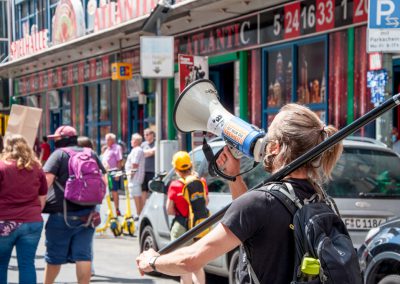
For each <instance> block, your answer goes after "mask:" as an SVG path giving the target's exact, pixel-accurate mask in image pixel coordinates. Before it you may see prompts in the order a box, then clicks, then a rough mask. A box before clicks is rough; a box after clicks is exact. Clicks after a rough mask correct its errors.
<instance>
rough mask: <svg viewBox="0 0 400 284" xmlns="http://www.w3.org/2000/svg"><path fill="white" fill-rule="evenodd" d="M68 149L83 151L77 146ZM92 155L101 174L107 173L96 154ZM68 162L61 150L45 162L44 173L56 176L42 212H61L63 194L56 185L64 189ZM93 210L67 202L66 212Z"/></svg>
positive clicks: (65, 154) (66, 156)
mask: <svg viewBox="0 0 400 284" xmlns="http://www.w3.org/2000/svg"><path fill="white" fill-rule="evenodd" d="M68 148H71V149H72V150H74V151H76V152H81V151H83V148H82V147H78V146H73V147H68ZM92 155H93V157H94V158H95V159H96V161H97V164H98V165H99V168H100V170H101V171H102V172H103V174H105V173H106V172H107V171H106V169H105V168H104V166H103V164H102V163H101V162H100V160H99V158H98V156H97V154H96V153H95V152H93V151H92ZM68 161H69V156H68V154H67V153H65V152H64V151H62V150H61V149H57V150H56V151H54V152H53V153H52V154H51V155H50V157H49V159H48V160H47V161H46V164H45V165H44V166H43V171H44V172H45V173H52V174H54V175H55V176H56V177H55V180H54V182H53V185H52V188H53V189H54V190H53V189H52V188H51V187H50V188H49V191H48V194H47V200H46V206H45V207H44V209H43V212H45V213H62V212H63V203H64V192H63V190H61V189H60V187H59V186H58V184H60V185H61V186H62V187H65V184H66V182H67V180H68V177H69V173H68ZM55 181H57V182H55ZM93 208H94V206H92V205H90V206H82V205H77V204H74V203H71V202H69V201H67V211H78V210H83V209H93Z"/></svg>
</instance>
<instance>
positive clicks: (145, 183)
mask: <svg viewBox="0 0 400 284" xmlns="http://www.w3.org/2000/svg"><path fill="white" fill-rule="evenodd" d="M153 177H154V173H153V172H145V173H144V180H143V183H142V191H149V187H148V183H149V181H151V180H152V179H153Z"/></svg>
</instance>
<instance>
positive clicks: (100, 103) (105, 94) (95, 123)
mask: <svg viewBox="0 0 400 284" xmlns="http://www.w3.org/2000/svg"><path fill="white" fill-rule="evenodd" d="M110 101H111V93H110V84H109V83H108V82H103V83H99V84H92V85H89V86H86V96H85V115H86V119H85V134H86V135H87V136H88V137H90V138H91V139H92V141H93V144H94V145H93V146H94V149H95V150H97V152H98V153H100V152H101V148H102V146H103V145H105V135H106V134H107V133H109V132H111V105H110V103H109V102H110Z"/></svg>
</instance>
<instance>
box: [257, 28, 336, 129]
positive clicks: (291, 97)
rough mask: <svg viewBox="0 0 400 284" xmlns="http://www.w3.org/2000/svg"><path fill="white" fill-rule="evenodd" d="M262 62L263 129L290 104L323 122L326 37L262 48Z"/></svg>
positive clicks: (325, 106)
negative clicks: (298, 106) (311, 111)
mask: <svg viewBox="0 0 400 284" xmlns="http://www.w3.org/2000/svg"><path fill="white" fill-rule="evenodd" d="M262 60H263V75H262V76H263V81H262V82H263V121H262V126H263V128H265V129H266V128H267V126H268V125H270V123H271V121H272V119H273V117H274V116H275V115H276V113H277V112H278V111H279V108H280V107H281V106H283V105H285V104H287V103H290V102H297V103H300V104H305V105H307V106H308V107H310V108H311V109H312V110H313V111H315V112H316V113H317V114H318V115H319V116H320V118H321V119H322V120H323V121H326V113H327V88H328V86H327V73H328V72H327V66H328V64H327V62H328V60H327V37H326V36H320V37H316V38H312V39H306V40H300V41H295V42H292V43H285V44H282V45H277V46H273V47H268V48H265V49H263V59H262Z"/></svg>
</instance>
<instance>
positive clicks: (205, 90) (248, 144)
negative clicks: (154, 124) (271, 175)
mask: <svg viewBox="0 0 400 284" xmlns="http://www.w3.org/2000/svg"><path fill="white" fill-rule="evenodd" d="M174 123H175V126H176V128H177V129H178V130H179V131H181V132H184V133H189V132H193V131H207V132H211V133H213V134H215V135H217V136H221V137H222V138H223V139H224V140H225V142H226V143H227V144H228V145H229V146H231V147H232V148H233V149H236V150H238V151H240V152H241V153H243V154H245V155H247V156H249V157H252V158H254V160H255V161H256V162H260V161H262V159H263V157H264V148H265V145H266V143H267V140H266V138H265V132H264V131H263V130H261V129H259V128H258V127H256V126H254V125H252V124H249V123H247V122H245V121H244V120H242V119H240V118H238V117H236V116H234V115H233V114H231V113H230V112H228V111H227V110H226V109H225V108H224V107H223V106H222V105H221V104H220V102H219V97H218V92H217V90H216V88H215V85H214V84H213V82H212V81H210V80H207V79H200V80H197V81H194V82H192V83H191V84H190V85H188V86H187V87H186V88H185V89H184V90H183V91H182V93H181V95H180V96H179V98H178V100H177V102H176V103H175V108H174Z"/></svg>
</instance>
